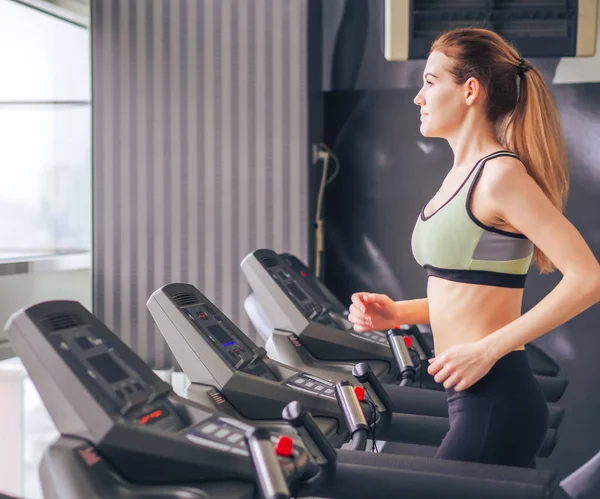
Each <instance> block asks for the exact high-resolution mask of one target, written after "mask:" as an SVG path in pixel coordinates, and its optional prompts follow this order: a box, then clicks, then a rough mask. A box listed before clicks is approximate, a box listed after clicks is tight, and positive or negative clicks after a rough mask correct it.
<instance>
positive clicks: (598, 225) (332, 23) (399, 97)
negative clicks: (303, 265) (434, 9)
mask: <svg viewBox="0 0 600 499" xmlns="http://www.w3.org/2000/svg"><path fill="white" fill-rule="evenodd" d="M381 4H382V2H381V1H379V0H369V1H368V2H344V1H340V0H336V1H334V2H332V3H331V4H329V6H328V7H327V8H326V9H325V10H324V26H323V36H324V51H323V58H324V61H323V76H324V80H323V82H324V88H326V89H327V90H328V92H327V93H326V95H325V103H326V108H325V117H326V122H325V141H326V143H327V144H329V145H330V146H331V147H332V148H333V150H334V152H335V153H336V154H337V155H338V156H339V158H340V162H341V172H340V175H339V177H338V178H337V179H336V180H335V182H333V183H332V184H331V185H330V186H329V187H328V190H327V205H326V223H327V233H326V269H327V270H326V276H325V280H326V283H327V284H328V285H329V287H330V288H331V289H332V290H333V291H334V292H335V293H336V294H337V295H338V296H339V297H340V298H342V299H343V300H344V301H345V302H346V303H347V302H348V301H349V296H350V294H351V293H353V292H355V291H359V290H369V291H376V292H383V293H388V294H389V295H390V296H392V297H393V298H394V299H402V298H418V297H423V296H425V292H426V275H425V271H424V270H423V269H422V268H420V267H419V266H418V265H417V264H416V262H415V261H414V259H413V256H412V252H411V247H410V237H411V233H412V229H413V226H414V223H415V221H416V219H417V216H418V214H419V211H420V209H421V208H422V206H423V205H424V204H425V203H426V202H427V200H428V199H430V198H431V197H432V196H433V195H434V193H435V192H436V191H437V189H438V188H439V185H440V183H441V181H442V179H443V177H444V176H445V174H446V172H447V170H448V168H450V166H451V165H452V153H451V150H450V148H449V147H448V145H447V143H446V142H445V141H442V140H439V139H427V138H424V137H422V136H421V134H420V132H419V110H418V108H417V106H415V105H414V103H413V98H414V96H415V95H416V93H417V92H418V89H419V86H420V85H421V74H422V71H423V68H424V66H425V62H424V61H410V62H407V63H393V64H391V63H387V62H386V61H385V60H384V58H383V55H382V53H381V49H380V45H379V43H380V42H379V41H380V37H381V32H380V31H379V29H380V26H381V24H380V23H379V22H378V19H380V17H379V16H380V13H381ZM326 5H327V4H326ZM532 61H533V63H534V64H535V65H536V66H538V67H540V68H542V70H543V73H544V75H545V76H546V77H547V81H549V82H551V81H552V77H553V75H554V71H555V69H556V66H557V64H558V60H549V59H546V60H535V59H534V60H532ZM551 90H552V93H553V95H554V97H555V99H556V102H557V104H558V107H559V109H560V113H561V116H562V119H563V122H564V127H565V132H566V138H567V144H568V150H569V161H570V166H571V172H572V186H571V191H570V199H569V202H568V207H567V212H566V216H567V217H568V218H569V220H570V221H571V222H572V223H573V224H574V225H575V226H576V227H577V229H578V230H579V231H580V232H581V233H582V235H583V237H584V238H585V240H586V241H587V242H588V244H589V245H590V246H591V248H592V250H593V251H594V253H595V254H596V256H597V257H600V210H598V200H599V199H600V163H599V162H598V157H600V143H599V142H598V140H597V137H598V136H599V134H600V118H599V116H600V85H599V84H597V83H588V84H567V85H551ZM559 279H560V275H559V274H558V272H556V273H554V274H551V275H546V276H539V275H537V274H536V271H535V270H534V271H532V272H531V275H530V278H529V280H528V283H527V287H526V291H525V300H524V310H525V311H526V310H528V309H529V308H531V307H532V306H533V305H535V304H536V303H537V302H538V301H539V300H541V299H542V298H543V297H544V296H545V295H546V294H547V293H548V292H549V291H550V290H551V289H552V288H553V287H554V286H555V285H556V284H557V282H558V280H559ZM599 326H600V306H598V305H596V306H594V307H592V308H591V309H589V310H587V311H585V312H584V313H582V314H581V315H579V316H578V317H576V318H575V319H573V320H571V321H570V322H569V323H567V324H565V325H564V326H562V327H560V328H558V329H557V330H556V331H553V332H551V333H548V334H547V335H545V336H543V337H542V338H540V339H539V340H537V341H536V344H537V345H539V346H541V347H542V348H543V349H544V350H546V351H547V352H548V353H549V354H550V355H551V356H552V357H554V359H556V360H557V361H558V362H559V363H560V365H561V368H562V375H563V376H565V377H566V378H567V379H568V380H569V382H570V384H569V387H568V388H567V392H566V394H565V395H564V397H563V399H562V400H561V402H560V405H562V406H563V407H564V408H565V410H566V415H565V419H564V422H563V424H562V426H561V429H560V437H559V442H558V444H557V446H556V449H555V451H554V453H553V455H552V456H551V457H550V458H549V459H546V460H542V461H541V462H540V465H541V466H542V467H545V468H550V469H555V470H557V471H558V472H559V474H560V475H561V476H566V474H568V473H569V472H571V471H572V470H574V469H575V468H577V467H579V466H580V465H581V464H583V462H584V461H586V460H587V459H589V458H590V457H591V456H593V455H594V454H596V453H597V452H598V450H599V449H600V425H599V424H598V414H600V392H599V391H598V390H597V388H596V386H597V380H598V379H599V378H600V362H598V352H599V351H600V327H599ZM599 494H600V491H599Z"/></svg>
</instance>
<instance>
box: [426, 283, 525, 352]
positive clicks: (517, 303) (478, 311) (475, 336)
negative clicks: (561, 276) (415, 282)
mask: <svg viewBox="0 0 600 499" xmlns="http://www.w3.org/2000/svg"><path fill="white" fill-rule="evenodd" d="M436 281H441V282H436ZM427 298H428V304H429V319H430V324H431V329H432V332H433V337H434V341H435V351H436V353H441V352H442V351H443V350H446V349H447V348H449V347H451V346H454V345H458V344H461V343H468V342H473V341H478V340H480V339H482V338H485V337H486V336H488V335H490V334H492V333H493V332H495V331H497V330H498V329H501V328H502V327H504V326H506V325H507V324H509V323H511V322H512V321H514V320H515V319H517V318H518V317H519V316H520V315H521V307H522V298H523V293H522V290H516V289H510V290H509V289H507V288H494V287H492V286H480V285H473V284H464V283H455V282H447V281H442V280H440V279H435V278H434V279H432V278H430V279H429V284H428V288H427Z"/></svg>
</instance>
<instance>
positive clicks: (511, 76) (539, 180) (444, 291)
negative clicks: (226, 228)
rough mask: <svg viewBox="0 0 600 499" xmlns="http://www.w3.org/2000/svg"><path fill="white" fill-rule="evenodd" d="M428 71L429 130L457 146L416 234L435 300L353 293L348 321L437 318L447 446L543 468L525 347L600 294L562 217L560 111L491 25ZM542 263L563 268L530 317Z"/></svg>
mask: <svg viewBox="0 0 600 499" xmlns="http://www.w3.org/2000/svg"><path fill="white" fill-rule="evenodd" d="M423 77H424V84H423V87H422V88H421V90H420V91H419V93H418V94H417V96H416V97H415V100H414V102H415V104H417V105H418V106H420V108H421V133H422V134H423V135H424V136H425V137H439V138H444V139H446V140H447V141H448V143H449V145H450V147H451V148H452V151H453V153H454V164H453V166H452V168H451V169H450V171H449V172H448V174H447V176H446V178H445V179H444V181H443V183H442V185H441V187H440V189H439V191H438V192H437V194H436V195H435V196H434V197H433V198H432V199H431V200H430V201H429V202H428V203H427V204H426V205H425V206H424V207H423V209H422V211H421V213H420V215H419V217H418V219H417V222H416V225H415V228H414V231H413V236H412V249H413V254H414V257H415V259H416V260H417V262H418V263H419V264H420V265H422V266H423V267H424V268H425V269H427V273H428V276H429V277H428V283H427V298H422V299H417V300H407V301H400V302H393V301H392V300H391V299H390V298H389V297H387V296H385V295H378V294H372V293H356V294H354V295H353V296H352V305H351V307H350V315H349V319H350V321H351V322H353V323H354V329H355V330H356V331H357V332H364V331H368V330H381V329H386V328H389V327H391V326H393V325H396V324H431V328H432V331H433V336H434V341H435V351H436V357H435V359H432V360H430V365H429V367H428V370H429V373H430V374H431V375H433V376H434V377H435V380H436V382H438V383H443V385H444V387H445V389H446V392H447V396H448V413H449V419H450V430H449V432H448V434H447V435H446V438H445V439H444V441H443V442H442V444H441V446H440V448H439V450H438V452H437V457H439V458H443V459H455V460H461V461H474V462H484V463H490V464H501V465H509V466H521V467H532V466H535V460H534V457H535V455H536V452H537V451H538V449H539V447H540V445H541V443H542V441H543V439H544V435H545V434H546V431H547V423H548V409H547V404H546V401H545V400H544V396H543V394H542V392H541V390H540V388H539V386H538V384H537V382H536V380H535V378H534V376H533V373H532V371H531V369H530V367H529V364H528V361H527V358H526V354H525V352H524V345H525V344H526V343H528V342H531V341H533V340H534V339H535V338H538V337H539V336H541V335H542V334H544V333H546V332H548V331H550V330H552V329H554V328H556V327H558V326H560V325H561V324H563V323H564V322H566V321H568V320H569V319H571V318H573V317H574V316H575V315H577V314H579V313H580V312H582V311H584V310H585V309H587V308H588V307H590V306H592V305H593V304H595V303H596V302H598V301H599V300H600V266H599V265H598V262H597V260H596V258H595V257H594V255H593V254H592V252H591V250H590V249H589V247H588V246H587V244H586V243H585V241H584V240H583V238H582V237H581V235H580V234H579V232H578V231H577V230H576V229H575V227H573V225H572V224H571V223H570V222H569V221H568V220H567V219H566V218H565V217H564V216H563V214H562V212H563V209H564V205H565V202H566V195H567V190H568V172H567V161H566V153H565V146H564V143H563V138H562V131H561V126H560V121H559V116H558V113H557V111H556V109H555V107H554V103H553V101H552V97H551V95H550V93H549V91H548V89H547V87H546V85H545V83H544V81H543V78H542V76H541V75H540V73H539V72H538V71H537V70H536V68H534V67H532V66H531V65H530V64H529V63H527V61H525V60H523V59H522V58H520V56H519V54H518V53H517V52H516V50H515V49H514V48H512V47H511V46H510V45H509V44H507V43H506V41H504V40H503V39H502V38H501V37H500V36H499V35H497V34H496V33H494V32H491V31H488V30H484V29H458V30H453V31H450V32H447V33H444V34H442V35H441V36H440V37H439V38H438V39H437V40H436V41H435V42H434V44H433V45H432V48H431V51H430V55H429V58H428V59H427V64H426V67H425V71H424V75H423ZM533 261H535V264H536V265H537V267H538V269H539V270H540V271H541V272H542V273H547V272H551V271H553V270H554V268H557V269H558V270H559V271H560V272H561V273H562V274H563V278H562V280H561V281H560V283H559V284H558V285H557V286H556V288H555V289H554V290H553V291H552V292H551V293H549V294H548V295H547V296H546V297H545V298H544V299H543V300H542V301H541V302H540V303H539V304H537V305H536V306H535V307H533V308H532V309H531V310H529V311H528V312H527V313H525V314H523V315H521V306H522V298H523V288H524V285H525V279H526V275H527V271H528V269H529V267H530V264H531V263H532V262H533Z"/></svg>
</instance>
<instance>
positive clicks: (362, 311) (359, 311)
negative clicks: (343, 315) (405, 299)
mask: <svg viewBox="0 0 600 499" xmlns="http://www.w3.org/2000/svg"><path fill="white" fill-rule="evenodd" d="M396 308H397V307H396V302H395V301H393V300H392V299H391V298H390V297H389V296H387V295H382V294H376V293H354V294H353V295H352V305H350V310H349V312H350V313H349V315H348V320H349V321H350V322H351V323H352V324H354V330H355V331H356V332H357V333H364V332H365V331H381V330H384V329H390V328H392V327H394V326H396V325H398V317H397V311H396Z"/></svg>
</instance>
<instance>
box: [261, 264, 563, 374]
mask: <svg viewBox="0 0 600 499" xmlns="http://www.w3.org/2000/svg"><path fill="white" fill-rule="evenodd" d="M279 256H280V257H281V258H282V259H283V260H284V261H285V262H286V263H287V264H288V265H289V266H290V267H291V268H292V269H293V270H294V271H295V272H296V273H298V274H300V276H301V277H302V278H303V279H304V280H305V282H307V284H308V285H309V286H311V288H312V289H314V290H315V291H316V292H317V293H319V294H320V295H321V297H322V299H321V303H323V305H324V306H325V307H326V308H327V309H329V310H333V311H334V312H336V313H338V314H339V315H342V316H344V317H345V316H347V315H348V309H347V308H346V307H345V305H344V304H343V303H342V302H341V301H340V300H339V299H338V298H337V296H335V295H334V294H333V293H332V292H331V290H330V289H329V288H328V287H327V286H325V284H323V282H321V281H320V280H319V279H318V278H317V276H315V275H314V273H313V272H312V270H310V269H309V268H308V266H307V265H305V264H304V262H303V261H302V260H300V259H299V258H298V257H296V256H295V255H292V254H291V253H280V254H279ZM271 331H272V329H271ZM411 331H414V330H411ZM417 331H419V330H418V329H417ZM419 332H420V331H419ZM268 334H269V335H270V334H271V332H270V331H269V333H268ZM267 339H268V336H266V337H265V341H266V340H267ZM413 341H416V343H417V345H416V346H417V348H419V347H421V348H422V349H423V350H424V351H429V352H431V355H432V354H433V338H432V336H431V334H425V333H421V336H420V337H418V338H413ZM525 350H526V352H527V355H528V358H529V362H530V364H531V368H532V369H533V371H534V372H535V373H536V374H541V375H544V376H558V374H559V372H560V366H559V365H558V363H557V362H556V361H555V360H554V359H552V357H550V356H549V355H548V354H547V353H546V352H544V351H543V350H542V349H541V348H539V347H537V346H536V345H534V344H533V343H528V344H527V345H525Z"/></svg>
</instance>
